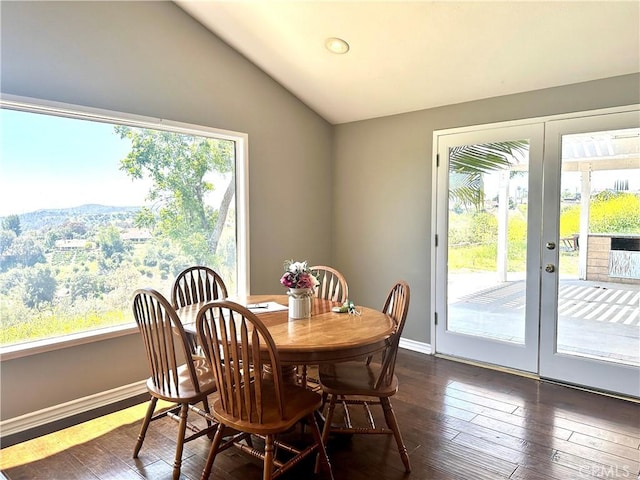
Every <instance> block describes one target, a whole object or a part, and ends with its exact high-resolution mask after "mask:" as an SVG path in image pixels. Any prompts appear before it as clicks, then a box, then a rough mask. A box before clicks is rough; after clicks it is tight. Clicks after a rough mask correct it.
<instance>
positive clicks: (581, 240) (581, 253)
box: [578, 163, 591, 280]
mask: <svg viewBox="0 0 640 480" xmlns="http://www.w3.org/2000/svg"><path fill="white" fill-rule="evenodd" d="M590 205H591V164H590V163H588V164H586V168H585V169H584V170H582V171H581V172H580V236H579V237H578V278H579V279H580V280H586V279H587V248H588V246H587V242H588V238H589V207H590Z"/></svg>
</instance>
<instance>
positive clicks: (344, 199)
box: [333, 74, 640, 343]
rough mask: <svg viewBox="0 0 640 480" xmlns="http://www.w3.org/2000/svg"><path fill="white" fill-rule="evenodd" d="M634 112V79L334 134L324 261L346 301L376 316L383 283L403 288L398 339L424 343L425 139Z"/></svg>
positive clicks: (639, 81)
mask: <svg viewBox="0 0 640 480" xmlns="http://www.w3.org/2000/svg"><path fill="white" fill-rule="evenodd" d="M638 103H640V75H637V74H636V75H625V76H621V77H615V78H610V79H605V80H600V81H594V82H587V83H581V84H576V85H567V86H564V87H558V88H551V89H546V90H540V91H535V92H529V93H523V94H519V95H509V96H504V97H499V98H492V99H488V100H480V101H476V102H469V103H463V104H458V105H450V106H446V107H442V108H434V109H430V110H423V111H419V112H412V113H407V114H403V115H394V116H389V117H384V118H378V119H374V120H368V121H363V122H354V123H350V124H343V125H337V126H336V127H335V138H334V147H333V148H334V181H333V188H334V206H333V208H334V213H333V226H334V235H333V260H334V264H335V265H336V266H337V267H338V268H339V269H340V270H341V271H342V273H343V274H344V275H345V277H346V278H347V280H348V281H349V295H350V296H351V297H352V298H353V299H354V300H355V301H356V303H360V304H363V305H380V306H382V303H383V300H384V298H385V296H386V294H387V292H388V290H389V288H390V287H391V285H392V283H393V282H394V281H395V280H396V279H398V278H402V279H405V280H407V281H408V282H409V284H410V286H411V305H410V307H409V317H408V320H407V324H406V326H405V330H404V333H403V337H406V338H409V339H412V340H415V341H418V342H426V343H431V338H430V330H429V329H430V327H429V318H428V316H429V311H430V302H431V297H430V291H431V290H430V289H431V285H430V272H431V266H432V265H431V258H430V245H431V242H432V241H433V237H432V234H431V174H432V168H433V159H432V145H433V132H434V130H442V129H446V128H454V127H461V126H469V125H476V124H485V123H492V122H501V121H508V120H517V119H522V118H531V117H541V116H545V115H552V114H559V113H567V112H574V111H584V110H595V109H599V108H606V107H613V106H620V105H632V104H638Z"/></svg>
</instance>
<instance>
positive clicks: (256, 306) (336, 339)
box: [177, 295, 396, 366]
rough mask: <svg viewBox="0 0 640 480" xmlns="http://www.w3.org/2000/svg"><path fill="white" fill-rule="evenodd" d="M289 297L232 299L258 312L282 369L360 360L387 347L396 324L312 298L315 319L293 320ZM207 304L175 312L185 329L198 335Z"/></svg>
mask: <svg viewBox="0 0 640 480" xmlns="http://www.w3.org/2000/svg"><path fill="white" fill-rule="evenodd" d="M288 299H289V297H288V296H287V295H248V296H236V297H229V298H227V300H231V301H234V302H236V303H238V304H240V305H243V306H245V307H247V309H248V310H249V311H251V312H253V313H255V314H256V316H257V317H258V318H259V319H260V320H261V321H262V323H264V325H265V326H266V327H267V329H268V330H269V333H270V334H271V336H272V338H273V341H274V342H275V345H276V348H277V350H278V355H279V357H280V361H281V363H282V364H283V365H289V366H292V365H310V364H321V363H337V362H345V361H349V360H356V359H360V358H363V357H367V356H369V355H372V354H375V353H376V352H379V351H381V350H383V349H384V348H385V347H386V344H387V339H388V338H389V337H390V336H391V334H392V333H393V331H394V329H395V327H396V325H395V322H394V321H393V319H392V318H391V317H390V316H389V315H387V314H386V313H383V312H382V311H380V310H376V309H372V308H368V307H363V306H356V307H355V308H354V309H353V313H349V312H345V313H339V312H335V311H334V310H333V309H334V307H340V306H341V304H340V303H337V302H331V301H329V300H325V299H321V298H316V297H314V298H313V299H312V307H311V316H310V317H308V318H296V319H294V318H290V317H289V310H288V307H287V305H288ZM205 304H206V302H199V303H194V304H192V305H187V306H184V307H181V308H178V309H177V313H178V317H179V318H180V321H181V322H182V324H183V326H184V329H185V331H187V332H190V333H195V331H196V325H195V322H196V316H197V314H198V311H199V310H200V309H201V308H202V307H203V306H204V305H205Z"/></svg>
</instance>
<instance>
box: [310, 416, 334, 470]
mask: <svg viewBox="0 0 640 480" xmlns="http://www.w3.org/2000/svg"><path fill="white" fill-rule="evenodd" d="M307 422H308V423H309V425H310V426H311V433H312V434H313V439H314V441H315V442H316V445H318V457H317V458H316V466H315V469H314V472H313V473H316V474H317V473H319V472H320V465H319V464H320V463H322V464H323V465H324V467H325V469H326V471H327V472H328V473H329V478H330V479H331V480H333V471H332V470H331V463H330V462H329V457H328V456H327V449H326V448H325V446H324V443H323V442H322V435H320V429H319V428H318V422H317V421H316V417H315V412H314V413H312V414H311V415H309V416H308V417H307Z"/></svg>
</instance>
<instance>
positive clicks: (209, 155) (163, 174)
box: [116, 126, 235, 260]
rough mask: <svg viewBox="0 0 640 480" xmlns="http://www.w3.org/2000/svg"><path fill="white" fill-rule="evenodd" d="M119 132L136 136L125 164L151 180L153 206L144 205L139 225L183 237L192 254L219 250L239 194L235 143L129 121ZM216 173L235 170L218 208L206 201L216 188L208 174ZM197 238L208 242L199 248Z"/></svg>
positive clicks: (129, 172)
mask: <svg viewBox="0 0 640 480" xmlns="http://www.w3.org/2000/svg"><path fill="white" fill-rule="evenodd" d="M116 132H117V133H118V134H119V135H120V136H121V138H128V139H129V140H131V151H130V152H129V154H128V155H127V157H126V158H124V159H123V160H122V161H121V163H120V169H121V170H124V171H125V172H126V173H127V175H129V176H130V177H132V178H134V179H141V178H144V177H148V178H150V179H151V181H152V187H151V189H150V191H149V193H148V199H149V200H150V201H152V202H153V203H154V209H153V210H152V209H148V208H146V209H143V210H142V212H141V213H140V215H139V216H138V218H137V223H138V225H139V226H146V227H155V228H156V231H158V232H161V234H162V235H166V236H168V237H169V238H172V239H173V240H176V241H178V242H179V243H180V244H181V245H182V249H183V251H184V252H185V253H186V254H189V256H191V257H194V256H195V255H196V254H194V252H200V253H199V255H202V252H203V251H205V252H206V254H207V255H209V254H211V255H213V254H215V252H216V249H217V247H218V243H219V241H220V236H221V234H222V230H223V227H224V224H225V222H226V219H227V214H228V212H229V207H230V205H231V201H232V199H233V195H234V193H235V176H234V164H233V158H234V143H233V142H231V141H227V140H219V139H213V138H207V137H196V136H193V135H185V134H180V133H175V132H163V131H156V130H147V129H137V128H130V127H126V126H117V127H116ZM211 172H216V173H218V174H222V175H225V174H231V175H230V177H231V178H230V180H229V183H228V184H227V185H226V188H225V191H224V195H223V198H222V202H221V204H220V206H219V208H218V209H215V208H213V207H211V206H209V205H207V204H206V202H205V197H206V195H207V194H208V193H210V192H212V191H213V190H214V189H215V185H214V184H213V183H211V182H210V181H208V180H207V179H205V177H206V176H207V174H209V173H211ZM194 239H201V240H200V241H201V242H202V243H203V246H200V247H194V245H193V244H194ZM203 247H205V248H203ZM200 260H204V259H200Z"/></svg>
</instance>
